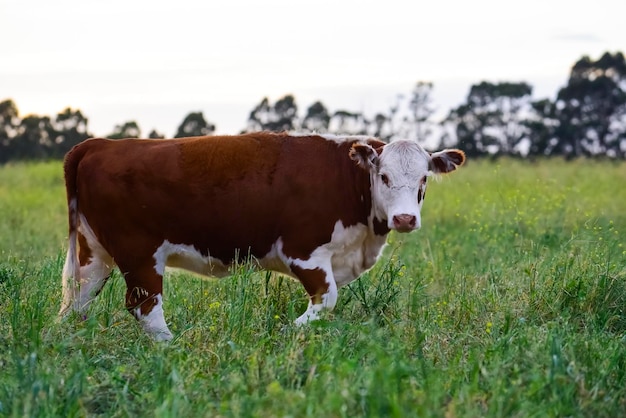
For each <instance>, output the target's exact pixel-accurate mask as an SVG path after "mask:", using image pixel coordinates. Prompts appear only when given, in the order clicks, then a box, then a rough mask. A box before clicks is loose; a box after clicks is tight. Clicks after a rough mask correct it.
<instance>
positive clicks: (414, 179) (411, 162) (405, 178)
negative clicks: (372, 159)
mask: <svg viewBox="0 0 626 418" xmlns="http://www.w3.org/2000/svg"><path fill="white" fill-rule="evenodd" d="M429 161H430V157H429V155H428V153H427V152H426V151H424V149H423V148H422V147H421V146H420V145H419V144H418V143H417V142H415V141H407V140H398V141H394V142H392V143H390V144H388V145H386V146H385V148H383V152H382V154H381V155H380V157H379V160H378V167H377V170H372V171H370V179H371V184H372V188H371V190H372V205H373V210H374V214H375V215H376V216H377V217H378V218H379V219H386V220H387V227H388V228H389V229H394V227H395V226H394V222H393V217H394V216H400V215H410V216H415V219H416V222H415V228H414V229H417V228H419V227H420V226H421V217H420V211H421V208H422V203H423V202H424V201H423V200H421V201H419V202H418V194H419V192H420V187H421V185H422V179H423V178H424V177H427V176H428V175H429V174H430V171H429V165H428V164H429ZM383 178H384V179H385V180H384V181H383Z"/></svg>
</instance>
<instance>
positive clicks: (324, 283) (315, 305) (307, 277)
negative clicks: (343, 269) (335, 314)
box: [291, 264, 337, 325]
mask: <svg viewBox="0 0 626 418" xmlns="http://www.w3.org/2000/svg"><path fill="white" fill-rule="evenodd" d="M291 270H292V271H293V272H294V274H295V275H296V276H297V277H298V279H299V280H300V282H301V283H302V285H303V286H304V288H305V289H306V291H307V293H308V294H309V306H308V307H307V309H306V311H305V312H304V313H303V314H302V315H300V316H299V317H298V319H296V324H297V325H302V324H306V323H307V322H309V321H314V320H316V319H319V313H320V311H322V310H323V309H327V310H329V311H330V310H333V308H334V307H335V304H336V303H337V283H335V277H334V276H333V273H332V269H331V268H330V265H328V266H327V267H324V268H320V267H316V268H304V267H301V266H298V265H297V264H292V265H291Z"/></svg>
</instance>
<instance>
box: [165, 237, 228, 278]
mask: <svg viewBox="0 0 626 418" xmlns="http://www.w3.org/2000/svg"><path fill="white" fill-rule="evenodd" d="M153 257H154V260H155V262H156V263H155V265H154V269H155V270H156V272H157V273H158V274H160V275H161V276H162V275H163V274H164V273H165V267H166V266H167V267H176V268H181V269H185V270H189V271H193V272H195V273H198V274H202V275H205V276H215V277H224V276H228V274H229V270H228V266H227V265H225V264H224V263H222V261H221V260H219V259H217V258H214V257H211V256H205V255H203V254H202V253H201V252H200V251H198V250H197V249H196V247H194V246H193V245H187V244H172V243H171V242H169V241H168V240H165V241H163V244H161V245H160V246H159V248H157V250H156V251H155V252H154V256H153Z"/></svg>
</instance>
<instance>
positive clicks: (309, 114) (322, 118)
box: [302, 101, 330, 133]
mask: <svg viewBox="0 0 626 418" xmlns="http://www.w3.org/2000/svg"><path fill="white" fill-rule="evenodd" d="M329 123H330V115H329V113H328V109H326V106H324V105H323V104H322V102H320V101H317V102H315V103H313V104H312V105H311V106H309V108H308V109H307V111H306V116H305V117H304V119H303V120H302V128H303V129H305V130H308V131H311V132H319V133H324V132H327V131H328V124H329Z"/></svg>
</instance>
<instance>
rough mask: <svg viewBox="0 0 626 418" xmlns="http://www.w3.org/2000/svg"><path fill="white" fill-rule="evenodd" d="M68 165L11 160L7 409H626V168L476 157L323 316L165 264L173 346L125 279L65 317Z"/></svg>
mask: <svg viewBox="0 0 626 418" xmlns="http://www.w3.org/2000/svg"><path fill="white" fill-rule="evenodd" d="M64 205H65V196H64V189H63V180H62V174H61V165H60V163H41V164H17V165H8V166H3V167H0V416H12V417H20V416H29V417H31V416H32V417H56V416H59V417H74V416H119V417H125V416H157V417H170V416H171V417H201V416H206V417H213V416H223V417H231V416H232V417H248V416H251V417H278V416H292V417H303V416H312V417H355V416H372V417H382V416H393V417H409V416H423V417H430V416H433V417H446V418H448V417H551V416H553V417H556V416H559V417H560V416H572V417H579V416H581V417H587V416H588V417H618V416H624V415H625V414H626V412H625V411H626V312H625V311H626V164H624V163H622V164H614V163H610V162H583V161H579V162H572V163H565V162H563V161H560V160H554V161H541V162H539V163H537V164H531V163H524V162H519V161H508V160H502V161H499V162H498V163H493V162H486V161H485V162H470V163H469V164H468V165H467V166H466V167H464V168H462V169H461V170H459V171H458V172H456V173H454V174H453V175H451V176H448V177H444V178H442V179H441V181H439V182H431V183H430V185H429V191H428V198H427V199H426V202H425V204H424V209H423V212H422V224H423V226H422V230H420V231H418V232H415V233H412V234H410V235H396V234H392V235H390V238H389V244H390V245H389V246H388V248H387V250H386V252H385V256H384V257H383V259H382V260H381V261H380V262H379V264H377V265H376V267H375V268H374V269H373V270H371V271H370V272H369V273H368V274H365V275H364V276H363V277H361V279H360V280H358V281H356V282H354V283H353V284H352V285H350V287H349V288H344V289H342V290H340V295H339V302H338V305H337V308H336V309H335V311H334V312H333V313H332V314H329V315H327V316H326V318H325V319H324V320H321V321H319V322H317V323H315V324H313V325H312V326H309V327H304V328H296V327H294V326H292V321H293V320H294V319H295V318H296V317H297V316H298V315H299V314H300V313H302V312H303V311H304V309H305V307H306V302H307V301H306V297H305V293H304V290H303V289H302V288H301V286H300V285H299V284H298V283H296V282H294V281H292V280H291V279H287V278H284V277H280V276H275V275H270V274H266V273H265V272H256V271H252V270H251V269H249V268H248V267H246V266H241V267H240V268H238V269H237V271H236V272H235V274H234V276H233V278H230V279H223V280H219V281H218V280H206V279H201V278H198V277H196V276H192V275H188V274H185V273H180V272H172V273H170V274H169V275H168V276H167V277H166V284H165V292H164V297H165V314H166V319H167V321H168V323H169V324H170V328H171V329H172V332H174V333H175V340H174V341H173V342H171V343H169V344H157V343H153V342H152V341H151V340H149V338H148V337H147V336H145V335H144V334H143V332H142V331H141V330H140V327H139V326H138V324H137V323H136V322H135V320H134V319H133V318H132V317H131V315H129V314H128V313H127V312H126V310H125V309H124V306H123V304H124V292H125V289H124V283H123V279H122V278H121V276H120V274H119V273H116V274H115V275H114V277H113V279H112V280H111V281H110V282H109V283H108V284H107V286H106V287H105V289H104V291H103V292H102V294H101V295H100V296H99V298H98V299H97V301H96V302H95V303H94V305H93V306H92V309H91V315H90V316H89V318H88V319H87V320H84V321H80V320H78V319H73V320H68V321H65V322H61V323H57V322H56V321H55V318H56V313H57V311H58V309H59V305H60V275H61V269H62V266H63V257H64V250H65V248H66V242H65V236H66V215H65V206H64Z"/></svg>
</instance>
